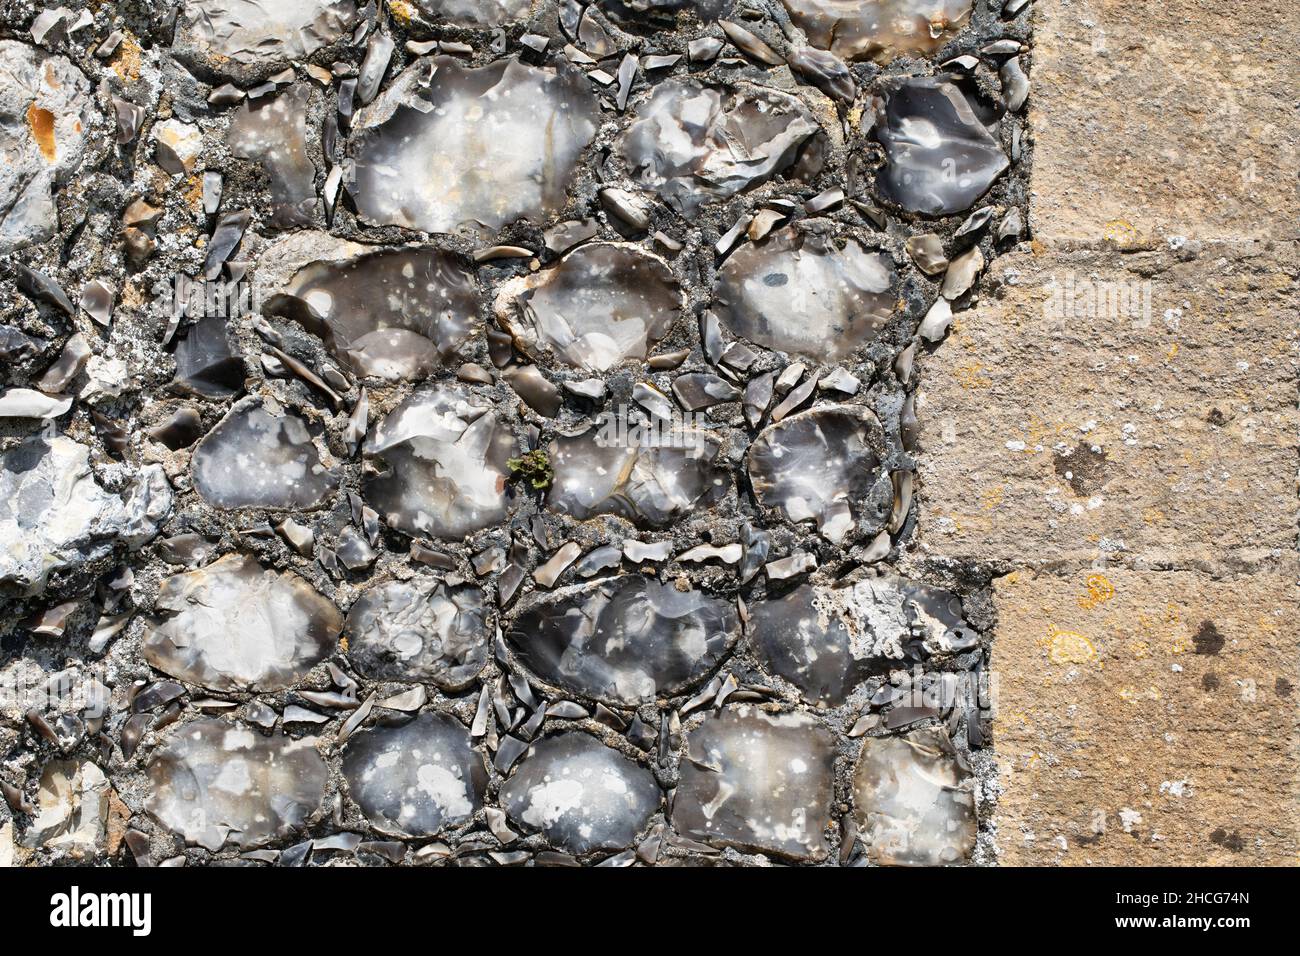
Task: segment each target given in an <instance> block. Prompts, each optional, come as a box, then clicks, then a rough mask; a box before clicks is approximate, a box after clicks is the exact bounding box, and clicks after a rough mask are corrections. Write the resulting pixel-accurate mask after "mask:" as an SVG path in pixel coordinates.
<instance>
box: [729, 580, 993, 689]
mask: <svg viewBox="0 0 1300 956" xmlns="http://www.w3.org/2000/svg"><path fill="white" fill-rule="evenodd" d="M747 634H748V635H749V640H750V643H752V644H753V646H754V649H755V651H756V652H757V654H758V657H759V660H760V661H761V662H762V663H763V666H764V667H765V668H766V669H767V670H768V671H769V672H770V673H772V674H775V675H777V676H779V677H783V678H785V679H786V680H788V681H789V682H790V683H792V684H793V685H794V686H795V687H797V688H799V691H800V693H801V694H802V695H803V697H804V699H805V700H807V701H808V703H810V704H813V705H814V706H819V707H839V706H841V705H842V704H844V703H845V701H846V700H847V699H848V695H849V694H850V693H852V691H853V689H854V687H855V686H857V685H858V684H859V683H861V682H862V681H863V680H865V679H866V678H867V677H868V676H869V675H871V674H872V673H883V672H884V671H886V670H888V669H890V668H894V667H898V666H899V662H900V661H902V660H903V659H904V658H907V659H908V660H910V661H919V660H921V659H923V658H924V657H926V656H928V655H932V654H942V653H950V652H951V651H953V650H966V649H968V648H969V647H970V646H972V645H973V643H974V638H975V632H974V631H972V630H971V629H970V628H969V627H968V626H967V625H966V622H965V620H964V619H963V618H962V608H961V600H960V599H959V598H958V597H957V596H956V595H955V594H953V593H952V592H951V591H945V590H943V589H942V588H936V587H929V586H926V585H923V584H919V583H917V582H915V581H910V580H907V579H904V578H899V577H895V576H893V575H885V576H881V577H879V578H866V579H864V580H862V581H859V582H857V583H856V584H853V585H850V586H847V587H840V588H827V587H822V586H813V585H807V584H805V585H801V586H800V587H798V588H796V589H795V590H793V591H791V592H790V593H789V594H787V595H785V596H784V597H781V598H773V599H769V600H766V601H758V602H755V603H754V604H752V605H751V606H750V609H749V624H748V627H747Z"/></svg>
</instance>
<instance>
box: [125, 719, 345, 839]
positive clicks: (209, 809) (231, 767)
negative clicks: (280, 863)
mask: <svg viewBox="0 0 1300 956" xmlns="http://www.w3.org/2000/svg"><path fill="white" fill-rule="evenodd" d="M148 775H149V782H150V783H151V784H152V786H153V790H152V792H151V793H150V794H149V796H148V799H147V800H146V803H145V806H146V809H148V811H149V813H151V814H152V815H153V816H154V817H155V818H157V820H158V821H159V822H160V823H161V824H162V825H163V826H165V827H167V828H168V829H170V830H173V831H175V833H176V834H177V835H179V836H180V837H182V838H183V839H184V840H185V841H186V842H188V843H191V844H197V845H198V846H202V847H204V848H205V849H207V850H210V851H212V852H216V851H217V850H219V849H220V848H221V847H222V846H224V845H225V844H226V842H227V841H230V842H232V843H234V844H235V845H236V846H238V847H239V848H240V849H243V850H249V849H253V848H255V847H259V846H265V845H266V844H268V843H272V842H275V841H278V840H283V839H286V838H288V837H289V836H290V835H292V834H293V833H294V832H295V831H297V830H298V829H299V828H300V827H302V826H303V825H304V824H305V823H307V822H308V821H309V819H310V818H311V817H312V816H313V815H314V814H315V813H316V812H317V811H318V810H319V809H320V805H321V802H322V801H323V800H324V798H325V784H326V781H327V779H328V770H327V768H326V766H325V761H324V760H323V759H321V755H320V754H319V753H317V751H316V740H315V738H312V737H304V738H301V739H299V740H290V739H289V738H287V737H285V736H283V735H281V734H276V735H274V736H271V737H264V736H263V735H262V734H260V733H258V732H257V731H256V730H253V729H252V728H251V727H249V726H247V725H245V724H238V723H233V722H230V721H225V720H197V721H194V722H192V723H188V724H184V725H182V726H181V727H179V728H177V729H176V731H175V732H174V733H173V734H172V735H171V737H170V738H169V739H168V741H167V742H166V743H165V744H164V745H163V746H162V747H161V748H160V749H159V750H158V751H157V753H155V755H154V757H153V759H152V760H151V761H150V763H149V767H148Z"/></svg>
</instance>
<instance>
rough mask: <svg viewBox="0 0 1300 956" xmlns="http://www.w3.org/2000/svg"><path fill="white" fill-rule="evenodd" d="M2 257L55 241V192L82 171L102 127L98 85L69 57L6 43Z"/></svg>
mask: <svg viewBox="0 0 1300 956" xmlns="http://www.w3.org/2000/svg"><path fill="white" fill-rule="evenodd" d="M0 64H3V65H2V66H0V154H2V155H3V156H4V163H3V164H0V254H3V255H7V254H9V253H11V252H13V251H14V250H15V249H18V248H20V247H22V246H24V245H26V244H27V243H29V242H31V241H33V240H39V239H45V238H48V237H49V236H50V235H51V234H52V233H53V232H54V229H55V226H56V225H57V214H56V212H55V197H54V196H53V195H52V191H53V190H55V189H57V188H58V187H59V186H62V185H63V184H64V183H65V182H67V180H68V178H69V177H70V176H71V175H72V174H73V173H75V172H76V170H77V168H78V166H79V165H80V164H81V161H82V157H83V155H84V154H85V152H86V144H87V140H88V135H89V133H90V129H91V126H92V125H93V124H96V123H97V122H98V117H97V116H96V113H95V109H94V101H93V99H92V97H91V91H90V82H89V81H88V80H87V79H86V76H85V74H83V73H82V72H81V71H80V70H78V69H77V67H76V66H75V65H74V64H73V63H72V62H71V61H69V60H68V59H67V58H66V57H63V56H51V55H49V54H47V53H46V52H45V51H43V50H39V49H37V48H35V47H32V46H30V45H28V44H26V43H19V42H17V41H14V40H0Z"/></svg>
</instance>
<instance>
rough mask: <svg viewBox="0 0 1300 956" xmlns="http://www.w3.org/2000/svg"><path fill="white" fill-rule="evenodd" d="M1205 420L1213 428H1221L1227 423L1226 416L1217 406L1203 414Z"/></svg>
mask: <svg viewBox="0 0 1300 956" xmlns="http://www.w3.org/2000/svg"><path fill="white" fill-rule="evenodd" d="M1205 420H1206V421H1207V422H1209V423H1210V424H1211V425H1213V426H1214V427H1215V428H1222V427H1223V426H1224V425H1226V424H1228V418H1227V416H1226V415H1224V414H1223V412H1221V411H1219V410H1218V409H1217V408H1211V409H1210V413H1209V414H1208V415H1206V416H1205Z"/></svg>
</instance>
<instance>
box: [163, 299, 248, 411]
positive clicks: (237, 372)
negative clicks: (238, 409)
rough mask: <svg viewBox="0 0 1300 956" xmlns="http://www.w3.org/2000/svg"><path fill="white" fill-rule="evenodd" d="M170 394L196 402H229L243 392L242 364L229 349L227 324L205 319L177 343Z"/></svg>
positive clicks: (217, 319) (212, 318)
mask: <svg viewBox="0 0 1300 956" xmlns="http://www.w3.org/2000/svg"><path fill="white" fill-rule="evenodd" d="M175 357H176V375H175V377H174V378H173V379H172V383H171V388H172V391H175V392H179V393H181V394H182V395H194V396H196V397H199V398H230V397H232V396H234V395H238V394H239V393H240V392H242V391H243V390H244V374H245V369H244V360H243V359H242V358H240V357H239V356H238V355H236V354H235V352H234V350H233V349H232V348H231V347H230V335H229V329H228V327H227V325H226V320H225V319H224V318H220V317H218V316H204V317H202V318H200V319H199V320H198V321H197V322H195V323H194V324H193V325H191V326H190V327H189V328H188V329H186V330H185V333H184V335H183V336H182V337H181V339H180V341H178V342H177V343H176V353H175Z"/></svg>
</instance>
